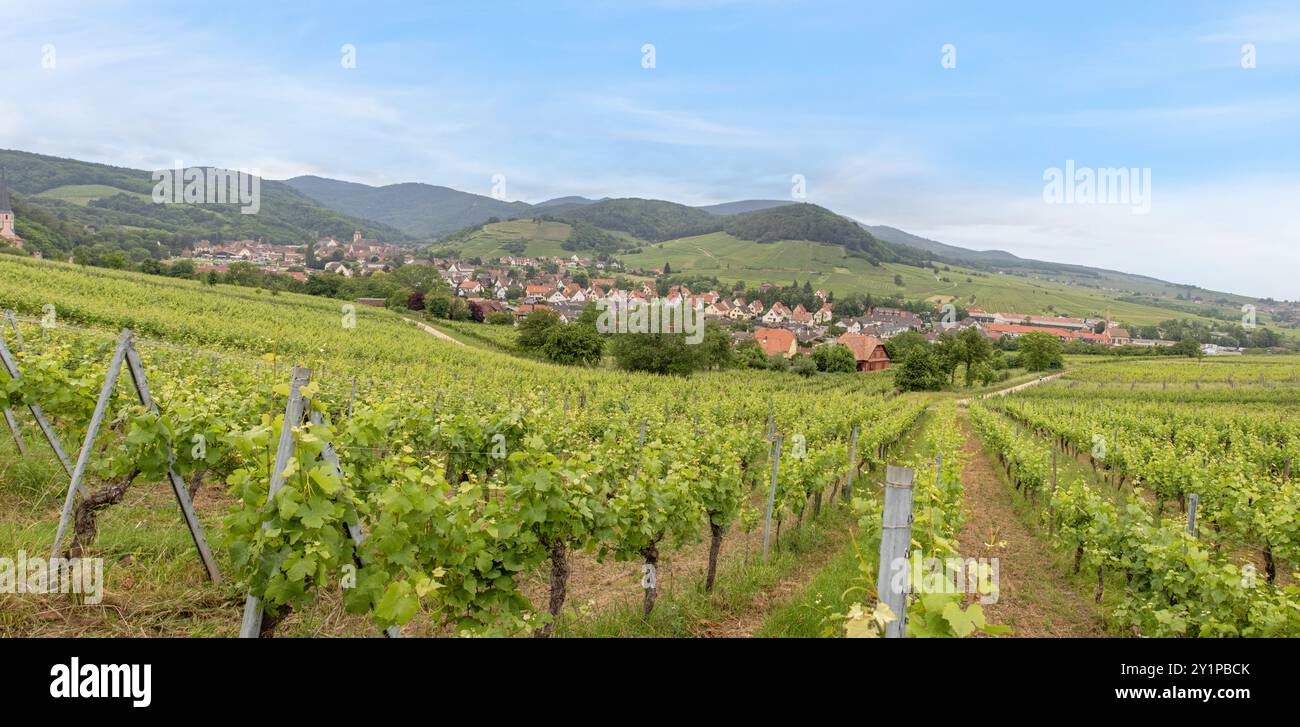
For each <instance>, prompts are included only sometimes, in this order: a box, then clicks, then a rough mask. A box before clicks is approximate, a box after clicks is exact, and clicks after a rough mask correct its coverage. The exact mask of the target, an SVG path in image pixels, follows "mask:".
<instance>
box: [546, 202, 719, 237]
mask: <svg viewBox="0 0 1300 727" xmlns="http://www.w3.org/2000/svg"><path fill="white" fill-rule="evenodd" d="M552 214H554V215H556V216H557V217H560V218H561V219H566V220H578V221H581V222H586V223H589V224H592V225H595V226H596V227H599V228H601V229H605V230H614V231H617V232H626V233H627V234H629V235H632V236H633V237H637V238H640V239H642V240H654V241H658V240H671V239H674V238H677V237H686V236H688V235H702V234H705V233H708V232H716V231H718V230H720V229H722V220H721V219H719V218H718V217H716V216H715V215H711V214H709V213H708V212H705V211H704V210H699V209H696V208H694V207H687V206H686V205H684V204H677V203H675V202H664V201H662V200H657V199H637V198H634V197H629V198H624V199H610V200H605V201H603V202H596V203H594V204H588V205H582V206H578V207H572V208H568V209H564V210H563V211H562V212H552Z"/></svg>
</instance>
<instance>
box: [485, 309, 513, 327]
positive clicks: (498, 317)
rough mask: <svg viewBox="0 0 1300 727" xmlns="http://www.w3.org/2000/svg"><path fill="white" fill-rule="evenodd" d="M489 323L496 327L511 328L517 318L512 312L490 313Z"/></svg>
mask: <svg viewBox="0 0 1300 727" xmlns="http://www.w3.org/2000/svg"><path fill="white" fill-rule="evenodd" d="M487 322H488V323H490V324H492V325H494V326H509V325H513V324H514V322H515V316H514V314H513V313H511V312H510V311H504V310H499V311H496V312H494V313H489V314H488V317H487Z"/></svg>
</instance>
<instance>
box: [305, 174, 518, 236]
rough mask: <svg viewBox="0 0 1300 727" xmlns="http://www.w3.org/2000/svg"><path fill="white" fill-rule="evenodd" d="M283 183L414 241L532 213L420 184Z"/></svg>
mask: <svg viewBox="0 0 1300 727" xmlns="http://www.w3.org/2000/svg"><path fill="white" fill-rule="evenodd" d="M284 183H285V184H287V185H289V186H290V187H292V188H294V189H295V190H297V191H299V192H301V193H302V194H304V195H306V196H308V197H310V198H311V199H313V200H316V201H317V202H319V203H320V204H323V205H325V206H326V207H329V208H330V209H334V210H338V211H340V212H342V213H344V214H348V215H353V216H356V217H362V218H365V219H368V220H375V221H376V222H382V223H384V224H386V225H391V226H393V227H395V228H397V229H399V230H401V231H402V232H405V233H406V234H407V235H409V236H411V237H415V238H431V237H438V236H440V235H445V234H448V233H450V232H455V231H457V230H460V229H464V228H466V227H470V226H472V225H477V224H479V223H482V222H485V221H487V220H488V219H490V218H492V217H497V218H500V219H509V218H512V217H520V216H523V215H527V214H528V213H529V211H530V210H531V209H532V205H529V204H528V203H526V202H504V201H501V200H498V199H493V198H492V197H487V196H484V195H481V194H471V193H469V192H461V191H459V190H456V189H451V188H450V187H438V186H435V185H432V184H422V183H418V182H407V183H403V184H390V185H388V186H385V187H372V186H370V185H368V184H358V183H356V182H342V181H339V180H337V179H326V178H324V177H316V176H305V177H294V178H293V179H289V180H286V181H285V182H284Z"/></svg>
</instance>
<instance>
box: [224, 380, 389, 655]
mask: <svg viewBox="0 0 1300 727" xmlns="http://www.w3.org/2000/svg"><path fill="white" fill-rule="evenodd" d="M310 382H311V370H310V369H306V368H303V367H301V366H295V367H294V368H293V373H292V376H291V378H290V380H289V401H288V403H287V404H285V408H284V421H283V422H282V423H281V425H280V441H279V444H278V445H277V446H276V450H275V465H274V467H273V468H272V470H271V482H270V485H269V487H268V488H267V496H266V501H267V502H271V501H272V500H273V499H274V498H275V493H277V492H279V491H280V488H281V487H283V486H284V468H285V467H286V466H288V464H289V458H290V457H292V456H293V454H294V450H295V447H294V442H293V430H294V428H295V427H297V426H300V425H301V424H302V422H303V419H304V414H306V419H307V421H310V422H311V423H312V424H317V425H319V424H323V423H324V422H325V418H324V416H322V415H321V413H320V412H318V411H315V410H310V405H311V400H310V399H308V398H307V397H305V396H303V393H302V389H303V387H305V386H307V384H308V383H310ZM309 410H310V414H307V412H308V411H309ZM321 459H322V460H324V461H325V463H326V464H327V465H329V466H330V467H331V468H332V469H333V470H334V475H335V476H336V477H338V478H339V481H340V482H342V481H343V467H342V465H341V464H340V463H339V457H338V453H337V452H336V451H335V450H334V444H333V443H332V442H327V443H326V444H325V448H324V450H323V451H322V452H321ZM262 527H263V528H267V527H270V523H269V522H266V523H262ZM344 531H345V532H346V534H347V536H348V537H350V538H352V541H353V542H354V543H355V544H356V546H357V549H356V556H355V559H356V565H357V567H358V568H364V567H365V560H364V559H362V557H361V554H360V547H361V544H362V543H364V542H365V541H366V534H365V531H364V530H362V529H361V524H360V523H359V522H357V521H356V520H355V519H353V520H350V521H349V522H348V523H347V524H346V525H345V526H344ZM263 616H264V613H263V610H262V599H261V598H258V597H257V596H254V595H253V594H252V593H249V594H248V597H247V598H246V599H245V600H244V617H243V620H242V622H241V623H240V627H239V637H240V638H241V639H256V638H260V637H262V636H264V635H269V634H270V633H271V631H272V630H273V629H274V628H275V626H274V624H270V625H264V620H263ZM384 635H385V636H387V637H389V638H393V639H395V638H400V637H401V636H402V630H401V628H400V627H398V626H390V627H388V628H387V629H385V630H384Z"/></svg>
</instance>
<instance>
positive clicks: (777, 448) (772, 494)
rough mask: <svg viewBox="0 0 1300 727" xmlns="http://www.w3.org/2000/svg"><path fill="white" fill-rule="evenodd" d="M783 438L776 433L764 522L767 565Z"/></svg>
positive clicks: (764, 561) (764, 558)
mask: <svg viewBox="0 0 1300 727" xmlns="http://www.w3.org/2000/svg"><path fill="white" fill-rule="evenodd" d="M783 438H784V435H781V434H778V435H776V443H775V444H774V445H773V451H774V456H773V457H772V487H771V489H770V490H769V491H768V493H767V519H766V520H765V521H764V522H763V565H767V552H768V544H769V541H770V537H771V535H772V506H773V505H774V504H775V502H776V473H777V469H778V468H779V467H780V466H781V440H782V439H783Z"/></svg>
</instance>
